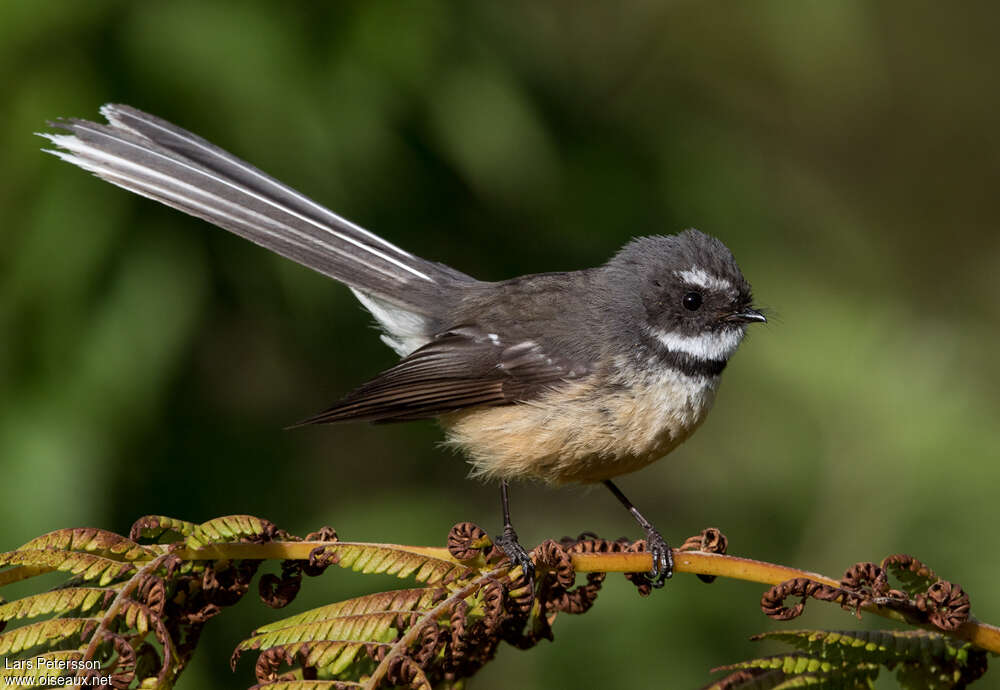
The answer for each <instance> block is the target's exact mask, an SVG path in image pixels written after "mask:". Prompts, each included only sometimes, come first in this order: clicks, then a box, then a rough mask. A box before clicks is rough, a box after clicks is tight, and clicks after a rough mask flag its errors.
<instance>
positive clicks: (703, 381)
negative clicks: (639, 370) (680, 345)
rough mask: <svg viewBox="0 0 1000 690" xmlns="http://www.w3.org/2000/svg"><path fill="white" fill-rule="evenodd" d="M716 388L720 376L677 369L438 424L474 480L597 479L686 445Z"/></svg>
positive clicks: (563, 390)
mask: <svg viewBox="0 0 1000 690" xmlns="http://www.w3.org/2000/svg"><path fill="white" fill-rule="evenodd" d="M636 378H638V377H636ZM717 385H718V377H701V376H698V377H691V376H686V375H684V374H681V373H679V372H675V371H672V370H668V371H661V372H657V373H656V374H654V375H647V376H644V377H642V378H641V379H639V380H636V379H632V380H631V381H616V382H614V385H611V386H595V385H594V384H593V383H590V382H572V383H568V384H565V385H563V386H560V387H559V388H555V389H553V390H552V391H550V392H549V393H547V394H546V395H544V396H542V397H541V398H539V399H537V400H534V401H531V402H524V403H519V404H516V405H507V406H503V407H489V408H478V409H472V410H468V411H462V412H457V413H452V414H449V415H445V416H443V417H441V423H442V425H443V426H444V427H445V429H446V430H447V437H448V441H447V443H448V445H451V446H453V447H456V448H459V449H461V450H462V451H463V452H464V453H465V454H466V455H467V456H468V458H469V461H470V462H471V463H472V466H473V470H472V474H473V476H477V477H482V478H485V479H539V480H542V481H545V482H549V483H553V484H564V483H568V482H583V483H590V482H599V481H602V480H604V479H610V478H611V477H615V476H617V475H620V474H626V473H628V472H634V471H635V470H638V469H640V468H642V467H645V466H646V465H648V464H649V463H651V462H654V461H655V460H658V459H659V458H661V457H663V456H664V455H666V454H667V453H669V452H670V451H672V450H673V449H674V448H676V447H677V446H678V445H680V444H681V443H683V442H684V440H685V439H687V437H688V436H690V435H691V434H692V433H693V432H694V430H695V429H697V428H698V426H699V425H700V424H701V422H702V421H703V420H704V418H705V415H706V414H707V412H708V410H709V408H710V407H711V405H712V402H713V400H714V398H715V390H716V387H717ZM609 391H611V392H609Z"/></svg>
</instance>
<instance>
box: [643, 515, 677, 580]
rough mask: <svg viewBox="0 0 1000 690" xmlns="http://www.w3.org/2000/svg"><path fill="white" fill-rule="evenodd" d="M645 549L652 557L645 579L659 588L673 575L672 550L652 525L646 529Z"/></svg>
mask: <svg viewBox="0 0 1000 690" xmlns="http://www.w3.org/2000/svg"><path fill="white" fill-rule="evenodd" d="M646 550H647V551H648V552H649V553H650V555H652V557H653V569H652V570H651V571H649V573H648V574H647V575H646V581H647V582H649V584H650V585H652V586H653V587H654V588H656V589H659V588H660V587H662V586H663V584H664V582H666V581H667V580H669V579H670V578H671V577H673V575H674V551H673V549H671V548H670V545H669V544H667V540H666V539H664V538H663V535H662V534H660V533H659V531H657V530H656V529H655V528H654V527H650V528H648V529H647V530H646Z"/></svg>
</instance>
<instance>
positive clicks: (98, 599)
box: [0, 587, 115, 621]
mask: <svg viewBox="0 0 1000 690" xmlns="http://www.w3.org/2000/svg"><path fill="white" fill-rule="evenodd" d="M114 594H115V592H114V590H113V589H107V588H104V587H72V588H69V589H56V590H53V591H51V592H43V593H41V594H33V595H31V596H27V597H23V598H21V599H16V600H14V601H12V602H10V603H7V604H3V605H2V606H0V621H10V620H17V619H20V618H37V617H38V616H46V615H49V614H53V613H55V614H62V613H66V612H67V611H78V612H80V613H86V612H87V611H90V610H91V609H93V608H95V607H101V608H103V607H105V606H107V605H108V604H109V603H110V600H111V598H112V597H113V596H114Z"/></svg>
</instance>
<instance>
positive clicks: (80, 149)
mask: <svg viewBox="0 0 1000 690" xmlns="http://www.w3.org/2000/svg"><path fill="white" fill-rule="evenodd" d="M74 127H77V128H79V129H81V130H83V131H86V132H90V133H91V134H96V135H98V136H100V137H105V138H107V139H111V140H113V141H117V142H119V143H121V144H125V145H126V146H130V147H132V148H135V149H138V150H140V151H143V152H144V153H147V154H152V155H154V156H156V157H157V158H161V159H163V160H165V161H168V162H169V163H173V164H175V165H179V166H181V167H183V168H186V169H188V170H190V171H192V172H194V173H196V174H198V175H201V176H203V177H206V178H208V179H210V180H213V181H215V182H217V183H219V184H221V185H222V186H225V187H229V188H231V189H234V190H236V191H238V192H240V193H242V194H245V195H246V196H248V197H250V198H252V199H256V200H257V201H262V202H264V203H265V204H267V205H268V206H271V207H273V208H276V209H278V210H280V211H283V212H284V213H287V214H288V215H290V216H292V217H294V218H298V219H299V220H301V221H304V222H306V223H308V224H309V225H312V226H314V227H316V228H318V229H320V230H322V231H324V232H328V233H330V234H331V235H333V236H334V237H336V238H338V239H339V240H341V241H343V242H347V243H348V244H353V245H354V246H356V247H358V248H359V249H363V250H364V251H366V252H369V253H371V254H374V255H375V256H377V257H379V258H380V259H382V260H383V261H387V262H389V263H391V264H394V265H396V266H398V267H399V268H402V269H403V270H404V271H407V272H408V273H412V274H413V275H415V276H417V277H418V278H423V279H424V280H428V281H430V282H432V283H433V282H435V281H434V279H433V278H431V277H430V276H428V275H426V274H424V273H421V272H420V271H418V270H416V269H415V268H412V267H410V266H407V265H406V264H405V263H403V262H402V261H400V260H399V259H396V258H394V257H392V256H389V255H388V254H385V253H384V252H381V251H379V250H378V249H375V248H374V247H369V246H367V245H365V244H364V243H363V242H359V241H358V240H356V239H354V238H353V237H350V236H349V235H344V234H343V233H339V232H337V231H336V230H334V229H333V228H331V227H329V226H326V225H323V224H322V223H318V222H317V221H315V220H313V219H311V218H309V217H308V216H303V215H302V214H300V213H297V212H295V211H293V210H292V209H289V208H287V207H286V206H284V205H282V204H279V203H277V202H276V201H274V200H272V199H268V198H267V197H264V196H261V195H259V194H256V193H254V192H252V191H250V190H248V189H246V188H244V187H242V186H240V185H238V184H235V183H233V182H230V181H229V180H227V179H225V178H222V177H218V176H216V175H213V174H211V173H209V172H208V171H206V170H203V169H201V168H199V167H196V166H193V165H191V164H189V163H186V162H184V161H182V160H179V158H178V157H173V156H167V155H165V154H163V153H160V152H159V151H157V150H155V149H152V148H149V147H145V146H139V145H138V144H136V143H135V142H132V141H129V140H128V139H123V138H121V137H113V136H111V135H110V134H108V133H107V132H105V131H102V130H99V129H93V128H91V127H87V126H86V125H84V124H80V123H77V124H75V125H74ZM129 131H131V130H129ZM42 136H43V137H45V138H46V139H48V140H49V141H51V142H52V143H54V144H55V145H56V146H61V147H63V148H65V149H67V150H69V151H73V152H74V153H78V154H84V155H90V156H94V157H95V158H99V159H101V160H105V161H108V160H110V161H114V162H116V163H119V164H123V163H128V164H129V166H130V167H132V168H133V169H138V170H142V171H145V172H146V173H147V174H150V175H156V176H157V177H160V178H161V179H168V180H170V181H171V182H176V180H175V179H174V178H172V177H170V176H169V175H164V174H163V173H157V172H155V171H153V170H151V169H150V168H147V167H144V166H141V165H138V164H136V163H133V162H131V161H128V160H127V159H125V158H121V157H119V156H115V155H113V154H110V153H106V152H104V151H102V150H101V149H99V148H97V147H94V146H89V145H87V144H86V142H84V141H83V140H82V139H80V138H79V137H77V136H75V135H72V134H47V133H42ZM73 162H74V163H77V162H76V161H73ZM77 165H79V163H77ZM81 167H83V166H81ZM188 186H189V185H188ZM191 188H192V189H197V188H195V187H191ZM298 234H301V233H298ZM313 242H314V243H315V244H319V245H320V246H324V247H328V248H330V249H331V250H333V251H335V252H337V253H338V254H340V255H342V256H347V257H349V258H351V259H353V260H355V261H358V262H359V263H365V262H364V261H361V260H360V259H358V258H357V257H356V256H354V255H353V254H347V253H345V252H343V251H342V250H339V249H336V248H335V247H333V246H332V245H327V244H325V243H321V242H320V241H319V240H315V239H314V240H313ZM366 265H368V264H366ZM382 272H383V273H384V271H382ZM387 275H388V274H387Z"/></svg>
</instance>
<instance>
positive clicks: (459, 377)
mask: <svg viewBox="0 0 1000 690" xmlns="http://www.w3.org/2000/svg"><path fill="white" fill-rule="evenodd" d="M581 373H583V369H582V368H581V367H580V366H579V365H577V366H575V367H574V366H570V365H569V363H567V362H564V361H561V360H560V359H559V358H558V357H554V356H552V355H550V354H548V353H546V352H545V351H544V349H543V348H542V347H541V346H540V345H538V344H537V343H535V342H533V341H530V340H519V341H517V342H515V343H513V344H506V343H505V342H504V340H503V337H502V336H498V335H497V334H487V333H482V332H480V331H478V330H477V329H475V328H474V327H468V326H466V327H461V328H456V329H453V330H451V331H448V332H446V333H443V334H441V335H439V336H437V337H436V338H435V339H434V340H433V341H431V342H430V343H428V344H427V345H425V346H424V347H422V348H420V349H418V350H416V351H415V352H413V353H412V354H411V355H409V356H408V357H406V358H405V359H403V360H402V361H401V362H400V363H399V364H397V365H396V366H394V367H392V368H391V369H387V370H386V371H384V372H382V373H381V374H379V375H378V376H376V377H375V378H374V379H372V380H370V381H368V382H367V383H364V384H362V385H361V386H360V387H358V388H357V389H356V390H354V391H353V392H351V393H349V394H348V395H347V396H345V397H344V398H343V399H342V400H340V401H339V402H338V403H337V404H335V405H334V406H333V407H331V408H329V409H328V410H325V411H323V412H321V413H319V414H317V415H315V416H313V417H310V418H309V419H306V420H303V421H302V422H299V423H298V424H296V426H300V425H305V424H328V423H333V422H344V421H356V420H367V421H375V422H389V421H403V420H411V419H426V418H429V417H436V416H438V415H441V414H445V413H448V412H455V411H457V410H461V409H465V408H469V407H476V406H495V405H511V404H514V403H518V402H524V401H527V400H531V399H533V398H535V397H537V396H538V395H539V394H540V393H541V392H543V391H544V390H546V389H548V388H551V387H552V386H554V385H558V384H559V383H560V382H562V381H565V380H568V379H571V378H574V377H576V376H579V375H580V374H581Z"/></svg>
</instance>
